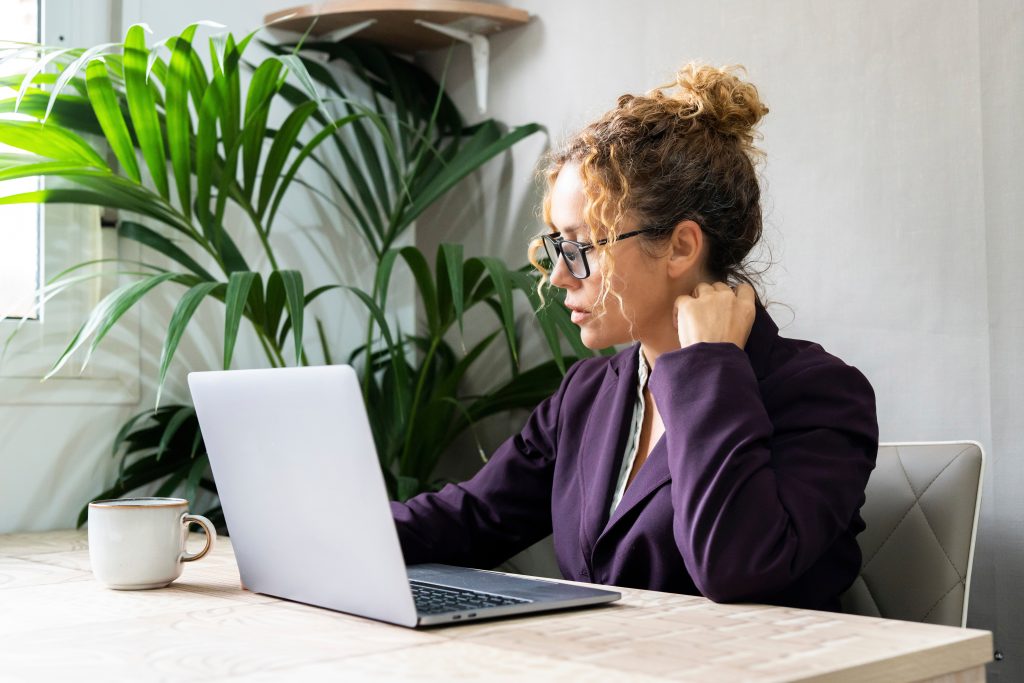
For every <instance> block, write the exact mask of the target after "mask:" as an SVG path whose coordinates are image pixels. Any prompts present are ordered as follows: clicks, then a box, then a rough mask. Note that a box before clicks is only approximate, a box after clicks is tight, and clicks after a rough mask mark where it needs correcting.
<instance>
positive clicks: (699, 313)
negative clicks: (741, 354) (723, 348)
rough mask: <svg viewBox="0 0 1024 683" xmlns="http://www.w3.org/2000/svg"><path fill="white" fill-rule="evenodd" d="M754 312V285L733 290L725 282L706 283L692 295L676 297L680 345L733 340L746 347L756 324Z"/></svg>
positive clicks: (675, 316) (682, 346)
mask: <svg viewBox="0 0 1024 683" xmlns="http://www.w3.org/2000/svg"><path fill="white" fill-rule="evenodd" d="M754 311H755V306H754V288H753V287H751V286H750V285H748V284H747V283H745V282H744V283H741V284H740V285H739V286H738V287H736V290H735V291H733V288H732V287H730V286H729V285H727V284H725V283H724V282H715V283H714V284H708V283H706V282H702V283H700V284H699V285H697V288H696V289H695V290H693V293H692V294H683V295H681V296H678V297H676V302H675V311H674V314H673V316H672V319H673V322H674V323H675V326H676V331H677V332H678V333H679V346H680V347H681V348H686V347H687V346H689V345H690V344H697V343H698V342H732V343H733V344H735V345H736V346H738V347H740V348H741V349H742V348H743V347H744V346H746V344H747V337H749V336H750V328H751V327H752V326H753V324H754Z"/></svg>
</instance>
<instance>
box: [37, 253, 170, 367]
mask: <svg viewBox="0 0 1024 683" xmlns="http://www.w3.org/2000/svg"><path fill="white" fill-rule="evenodd" d="M175 277H178V275H177V274H176V273H160V274H159V275H153V276H150V277H147V278H144V279H143V280H141V281H139V282H134V283H132V284H128V285H125V286H123V287H119V288H118V289H115V290H114V291H113V292H111V293H110V294H108V295H107V296H106V297H104V298H103V300H102V301H100V302H99V303H98V304H97V305H96V307H95V308H94V309H93V310H92V312H91V313H90V314H89V318H88V320H86V321H85V323H83V324H82V326H81V327H80V328H78V332H76V333H75V336H74V337H73V338H72V339H71V341H70V342H69V343H68V346H67V348H65V349H64V352H63V353H61V355H60V357H59V358H58V359H57V362H56V363H54V365H53V367H52V368H51V369H50V371H49V372H48V373H46V376H45V377H43V379H44V380H46V379H49V378H50V377H52V376H53V375H54V374H55V373H56V372H57V371H59V370H60V369H61V368H62V367H63V366H64V364H65V363H66V362H67V361H68V359H69V358H70V357H71V355H72V354H74V352H75V351H76V350H78V348H79V347H81V346H82V345H83V344H85V342H86V340H87V339H88V338H89V337H90V336H91V335H92V334H93V332H96V333H97V339H96V340H94V342H93V345H92V347H91V348H90V350H89V352H90V354H91V352H92V349H94V348H95V347H96V344H97V343H98V342H99V339H102V336H100V331H102V333H103V334H106V333H107V332H108V331H109V330H110V328H111V327H113V326H114V323H116V322H117V321H118V320H119V319H120V318H121V316H122V315H124V314H125V312H126V311H127V310H128V309H129V308H131V307H132V306H133V305H135V303H136V302H138V300H139V299H141V298H142V296H143V295H144V294H146V292H148V291H149V290H151V289H153V288H154V287H156V286H157V285H159V284H161V283H163V282H167V281H168V280H170V279H172V278H175ZM88 362H89V359H88V356H87V357H86V360H85V362H83V363H82V368H83V369H84V368H85V366H86V365H87V364H88Z"/></svg>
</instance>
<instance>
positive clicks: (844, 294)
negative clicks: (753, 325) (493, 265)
mask: <svg viewBox="0 0 1024 683" xmlns="http://www.w3.org/2000/svg"><path fill="white" fill-rule="evenodd" d="M501 4H509V5H514V6H516V7H521V8H523V9H526V10H528V11H529V12H530V13H531V15H534V18H533V20H532V21H531V23H530V24H529V25H527V26H526V27H523V28H520V29H516V30H513V31H509V32H507V33H504V34H501V35H498V36H496V37H495V38H494V39H493V41H492V46H491V47H492V52H491V54H492V58H491V93H490V111H489V112H488V115H490V116H494V117H496V118H498V119H500V120H502V121H505V122H506V123H508V124H509V125H520V124H523V123H526V122H528V121H538V122H540V123H543V124H544V125H546V126H547V127H548V128H549V130H550V132H551V136H552V138H553V139H554V140H556V141H557V139H558V138H559V137H560V136H561V135H563V134H567V133H570V132H572V131H574V130H576V129H577V128H579V127H581V126H582V125H585V124H586V123H587V122H589V121H590V120H591V119H593V118H595V117H596V116H598V115H599V114H601V113H602V112H604V111H605V110H607V109H608V108H610V107H612V106H614V103H615V98H616V97H617V96H618V95H620V94H622V93H624V92H634V93H635V92H642V91H644V90H646V89H648V88H651V87H654V86H656V85H659V84H661V83H663V82H665V81H667V80H670V79H671V77H672V75H673V71H674V69H675V68H677V67H678V66H680V65H682V64H683V63H685V62H686V61H688V60H690V59H704V60H706V61H709V62H711V63H715V64H724V63H741V64H744V65H745V66H746V67H747V69H748V75H749V78H750V79H751V80H752V81H753V82H754V83H755V84H757V86H758V88H759V89H760V92H761V94H762V96H763V99H764V100H765V101H766V102H767V104H768V106H769V108H770V110H771V111H770V113H769V114H768V116H767V118H766V119H765V120H764V123H763V126H762V132H763V133H764V140H763V148H764V149H765V150H766V151H767V155H768V156H767V164H766V166H765V169H764V189H765V210H766V238H767V241H768V243H769V245H770V246H771V252H772V256H773V258H774V260H775V261H776V262H777V265H776V266H775V267H773V268H772V269H771V270H770V271H769V272H768V274H767V278H766V281H767V283H768V287H767V293H768V296H769V298H770V299H771V300H773V301H777V302H780V305H773V306H770V307H769V310H770V311H771V313H772V315H773V317H774V318H775V320H776V321H777V322H778V323H779V325H780V328H781V333H782V334H783V335H784V336H789V337H796V338H804V339H812V340H815V341H818V342H820V343H821V344H822V345H823V346H824V347H825V348H826V349H827V350H829V351H831V352H832V353H835V354H836V355H838V356H840V357H841V358H843V359H844V360H846V361H847V362H848V363H850V364H852V365H855V366H857V367H858V368H860V369H861V370H862V371H863V372H864V373H865V374H866V375H867V377H868V378H869V379H870V380H871V382H872V384H873V386H874V388H875V391H876V394H877V398H878V412H879V426H880V430H881V438H882V440H883V441H896V440H943V439H976V440H979V441H981V442H982V443H983V444H984V446H985V448H986V450H987V452H988V456H989V460H988V470H987V472H986V479H987V481H986V484H987V485H986V488H985V492H984V505H983V520H982V524H981V529H980V531H979V542H978V553H977V556H976V566H975V574H974V581H973V585H972V595H971V602H970V607H971V609H970V616H969V624H970V625H971V626H976V627H980V628H988V629H993V630H994V631H995V640H996V646H997V647H998V648H999V649H1000V650H1001V651H1002V653H1003V654H1004V656H1005V659H1004V660H1003V661H1002V662H1000V663H998V664H994V665H992V666H990V676H991V678H992V679H993V680H998V679H1000V678H1001V679H1003V680H1008V681H1009V680H1022V679H1024V642H1022V639H1024V631H1022V626H1024V623H1022V622H1024V612H1022V610H1021V609H1020V605H1021V601H1020V598H1019V590H1020V589H1021V588H1022V582H1021V579H1022V576H1024V534H1022V520H1024V503H1022V502H1021V497H1020V495H1019V491H1020V490H1021V488H1022V485H1024V456H1022V453H1021V449H1020V447H1019V445H1018V444H1019V442H1020V440H1021V438H1022V437H1024V433H1022V427H1024V418H1022V409H1024V392H1022V390H1021V386H1024V381H1022V380H1024V364H1022V355H1021V352H1020V348H1021V341H1020V340H1021V339H1022V338H1024V335H1022V331H1024V306H1021V304H1020V300H1019V299H1020V292H1021V291H1024V280H1022V276H1021V275H1020V262H1021V260H1022V257H1024V240H1022V237H1021V236H1020V228H1021V227H1022V225H1021V218H1020V216H1022V215H1024V199H1022V193H1021V191H1020V188H1021V187H1022V184H1024V171H1022V169H1021V163H1020V159H1021V158H1022V157H1024V133H1022V132H1021V126H1020V121H1021V116H1020V112H1021V111H1024V82H1022V79H1021V74H1022V69H1024V6H1022V3H1021V2H1020V0H980V1H979V0H975V1H972V2H940V3H936V2H925V1H923V0H922V1H916V2H915V1H912V0H901V1H899V2H880V1H874V2H856V3H820V2H812V1H810V0H807V1H800V0H786V1H784V2H750V1H745V2H741V1H739V0H732V1H728V2H716V3H709V2H696V1H694V0H687V1H684V2H672V3H669V2H656V1H654V0H636V1H633V2H628V3H626V2H613V1H609V0H601V1H591V2H558V3H551V2H543V1H542V0H516V1H515V2H507V3H505V2H503V3H501ZM424 62H425V63H427V64H429V65H430V67H431V70H432V71H434V72H435V73H440V70H441V68H442V66H443V54H441V53H436V54H435V55H433V56H430V57H428V58H426V59H425V60H424ZM453 62H454V67H453V73H452V74H451V75H450V77H449V84H450V86H449V90H450V92H452V93H453V95H454V97H455V98H456V101H457V102H458V103H459V105H460V106H461V107H462V109H463V111H467V112H469V111H474V110H473V109H472V106H473V102H474V100H473V97H474V93H473V86H472V79H471V71H470V68H469V56H468V50H467V49H466V48H464V47H459V48H457V53H456V57H455V59H454V60H453ZM544 144H545V143H544V141H542V140H539V139H531V140H529V141H527V142H525V143H523V144H522V145H521V146H520V147H518V148H517V149H516V150H515V151H514V153H513V154H512V158H511V159H510V160H507V162H506V163H505V164H504V165H501V164H496V165H495V166H494V167H492V168H490V169H489V176H488V177H487V181H491V182H497V183H500V187H501V191H500V192H499V194H498V195H497V196H494V195H488V196H485V197H477V196H476V195H475V193H474V189H473V188H472V187H469V185H470V184H468V183H467V187H465V188H463V193H464V195H468V196H460V195H459V194H458V190H457V191H456V193H455V195H454V196H452V197H451V198H450V200H449V201H448V202H447V205H442V206H440V207H439V208H438V209H437V210H435V211H434V212H432V213H431V215H430V217H429V218H430V220H425V221H423V222H421V225H420V231H419V234H418V239H419V241H420V243H421V244H425V243H428V242H432V241H435V240H447V241H455V240H464V241H465V242H466V244H467V249H471V250H473V251H474V252H475V253H491V254H498V255H502V256H505V257H506V258H508V259H510V260H514V261H515V262H522V258H523V257H522V254H523V246H524V244H525V240H526V238H527V237H528V236H529V235H531V234H533V233H535V232H538V231H539V230H540V229H541V226H540V223H539V220H538V218H537V215H538V214H537V206H538V202H539V198H540V194H539V190H538V188H537V187H536V186H534V185H533V178H532V176H533V172H534V168H535V164H536V162H537V158H538V156H539V154H540V153H541V152H542V151H543V147H544ZM486 187H492V185H490V184H488V185H486ZM509 428H511V425H507V426H504V430H507V429H509ZM495 430H496V431H495V433H494V434H492V438H493V439H495V441H496V439H497V438H498V436H499V435H500V434H501V433H503V432H502V431H501V428H495ZM492 443H494V442H493V441H492ZM470 457H471V456H470Z"/></svg>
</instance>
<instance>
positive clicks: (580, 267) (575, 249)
mask: <svg viewBox="0 0 1024 683" xmlns="http://www.w3.org/2000/svg"><path fill="white" fill-rule="evenodd" d="M657 229H658V228H644V229H643V230H634V231H633V232H627V233H625V234H623V235H619V236H618V237H616V238H615V239H614V240H613V241H614V242H619V241H620V240H624V239H628V238H630V237H634V236H636V235H639V234H641V233H644V232H650V231H651V230H657ZM540 238H541V240H542V241H543V242H544V251H545V252H546V253H547V255H548V259H550V261H551V265H552V267H554V265H555V263H556V262H557V261H558V257H559V256H561V257H562V260H564V261H565V265H566V266H568V268H569V274H570V275H572V276H573V277H574V278H576V279H577V280H586V279H587V278H588V277H590V264H589V263H587V252H588V251H590V250H591V249H593V248H594V247H595V246H597V245H604V244H608V240H607V239H602V240H598V241H597V242H593V243H591V242H576V241H574V240H567V239H565V238H564V237H559V233H557V232H553V233H548V234H545V235H540Z"/></svg>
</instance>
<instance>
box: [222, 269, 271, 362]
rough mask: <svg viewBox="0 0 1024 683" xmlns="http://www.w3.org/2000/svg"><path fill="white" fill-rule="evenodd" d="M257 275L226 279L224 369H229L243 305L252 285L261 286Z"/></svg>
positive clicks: (239, 275)
mask: <svg viewBox="0 0 1024 683" xmlns="http://www.w3.org/2000/svg"><path fill="white" fill-rule="evenodd" d="M259 280H260V276H259V273H253V272H248V271H246V272H235V273H231V276H230V277H229V278H228V291H227V294H226V295H225V296H224V305H225V307H226V313H225V315H224V369H225V370H227V369H228V368H229V367H231V355H232V353H233V352H234V350H235V340H236V339H237V338H238V327H239V324H240V323H241V321H242V314H243V313H244V312H245V304H246V302H248V301H249V292H250V290H251V289H252V286H253V283H256V286H257V288H260V287H261V286H262V285H261V284H260V282H259Z"/></svg>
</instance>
